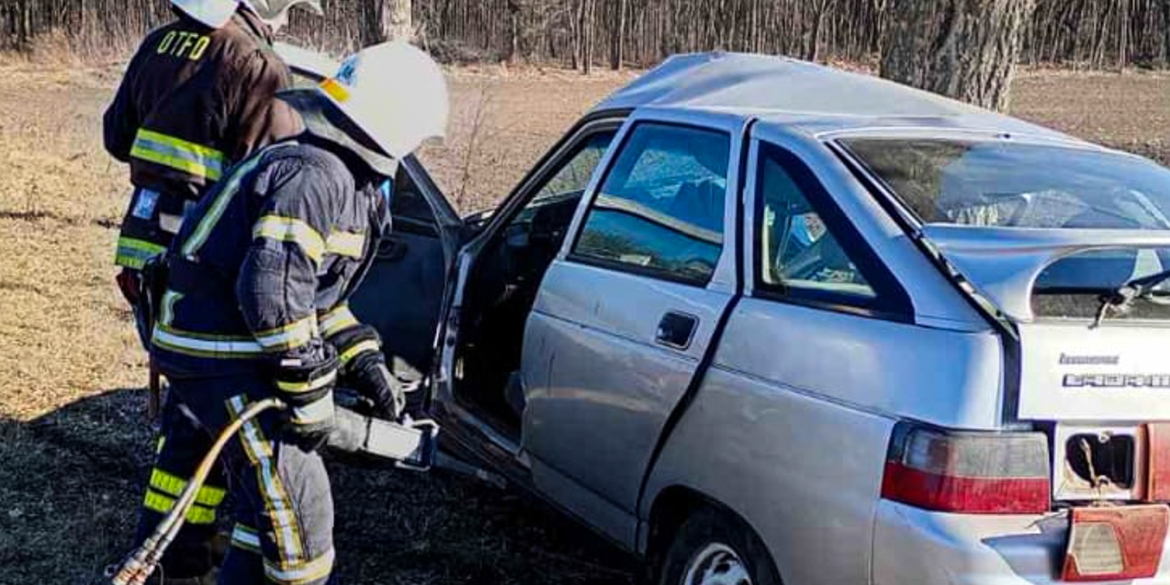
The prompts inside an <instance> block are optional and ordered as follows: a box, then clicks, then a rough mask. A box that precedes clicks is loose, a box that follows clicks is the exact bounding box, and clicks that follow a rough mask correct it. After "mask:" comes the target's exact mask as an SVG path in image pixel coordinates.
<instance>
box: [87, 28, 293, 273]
mask: <svg viewBox="0 0 1170 585" xmlns="http://www.w3.org/2000/svg"><path fill="white" fill-rule="evenodd" d="M179 14H180V16H179V19H178V20H176V21H175V22H173V23H171V24H169V25H166V26H164V27H162V28H160V29H158V30H156V31H154V32H152V33H151V34H150V35H148V36H147V37H146V40H144V41H143V43H142V45H141V46H140V47H139V49H138V52H137V53H136V54H135V55H134V58H133V59H132V60H131V62H130V65H129V67H128V68H127V70H126V74H125V76H124V77H123V79H122V84H121V86H120V87H119V88H118V93H117V95H116V96H115V98H114V101H113V103H112V104H111V105H110V107H109V109H108V110H107V111H106V114H105V118H104V138H105V145H106V150H108V151H109V152H110V154H111V155H113V156H114V157H115V158H117V159H119V160H121V161H124V162H127V163H129V164H130V181H131V183H133V184H134V186H135V187H136V188H137V189H136V190H135V192H134V194H133V196H132V198H131V201H130V204H129V206H128V209H127V212H126V214H125V218H124V220H123V222H122V232H121V237H120V238H119V241H118V250H117V253H116V260H115V261H116V263H117V264H118V265H120V266H124V267H129V268H134V269H138V268H141V266H142V264H143V262H145V260H146V258H149V257H150V256H152V255H154V253H157V251H158V250H162V249H165V248H166V246H168V245H169V244H170V242H171V239H172V237H173V236H174V234H175V233H176V232H177V231H178V229H179V227H180V225H181V223H182V219H183V216H184V213H185V212H186V211H187V210H188V209H189V207H190V205H191V204H193V203H194V202H196V201H198V200H199V198H200V197H201V196H202V194H203V193H204V192H205V191H206V190H207V189H208V188H209V187H210V186H211V185H213V184H214V183H215V182H216V181H219V180H220V179H221V178H222V177H223V175H224V173H225V172H226V171H227V169H228V167H229V166H231V164H232V162H233V161H239V160H242V159H244V158H246V157H247V156H248V155H249V154H250V153H251V152H253V151H254V150H255V149H257V148H260V147H263V146H265V145H267V144H270V143H272V142H275V141H277V140H279V139H282V138H285V137H288V136H292V135H294V134H296V133H298V132H299V131H300V127H301V124H300V119H299V117H298V116H297V115H296V113H295V112H294V111H293V110H292V109H291V108H289V107H288V105H287V104H285V103H284V102H281V101H279V100H276V99H274V96H275V95H276V92H277V91H279V90H282V89H286V88H288V87H290V86H291V84H292V78H291V75H290V73H289V70H288V67H287V66H286V65H285V64H284V63H283V62H282V61H281V60H280V58H279V57H278V56H277V55H276V54H275V52H273V50H272V48H271V41H272V39H271V33H270V31H269V29H268V28H267V26H265V25H264V24H263V23H262V22H261V21H260V20H259V18H257V17H256V15H255V14H254V13H252V12H251V11H249V10H246V9H241V10H240V11H239V12H238V13H237V14H236V15H235V16H234V17H232V20H231V21H229V22H228V23H227V24H226V25H224V26H223V27H221V28H219V29H214V30H213V29H208V28H207V27H205V26H203V25H202V24H200V23H199V22H197V21H195V20H193V19H190V18H188V17H186V16H183V15H182V14H181V13H179Z"/></svg>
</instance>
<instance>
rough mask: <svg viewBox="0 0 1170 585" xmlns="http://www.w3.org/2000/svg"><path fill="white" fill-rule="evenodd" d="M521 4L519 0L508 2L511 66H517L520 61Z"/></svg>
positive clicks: (509, 56) (509, 60) (509, 58)
mask: <svg viewBox="0 0 1170 585" xmlns="http://www.w3.org/2000/svg"><path fill="white" fill-rule="evenodd" d="M520 9H521V6H520V2H519V1H518V0H509V2H508V16H509V17H510V18H509V21H508V29H509V30H508V33H509V37H510V39H509V42H508V57H507V61H508V64H509V65H515V64H516V62H517V61H518V60H519V59H520Z"/></svg>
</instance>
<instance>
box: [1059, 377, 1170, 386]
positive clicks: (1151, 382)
mask: <svg viewBox="0 0 1170 585" xmlns="http://www.w3.org/2000/svg"><path fill="white" fill-rule="evenodd" d="M1064 387H1065V388H1170V374H1065V375H1064Z"/></svg>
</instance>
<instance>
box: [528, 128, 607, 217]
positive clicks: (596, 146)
mask: <svg viewBox="0 0 1170 585" xmlns="http://www.w3.org/2000/svg"><path fill="white" fill-rule="evenodd" d="M615 134H617V131H616V130H605V131H601V132H598V133H596V134H594V135H592V136H590V137H588V138H586V139H585V142H584V143H583V144H581V145H580V146H579V147H578V150H577V152H575V153H574V154H573V155H572V157H571V158H570V159H569V160H568V161H567V162H566V163H565V164H564V166H562V167H561V168H560V169H558V170H557V172H556V173H555V174H554V175H553V176H552V177H551V178H549V180H548V182H546V183H545V184H544V186H543V187H541V188H540V191H539V192H537V194H536V197H534V198H533V199H532V201H531V202H530V203H529V205H540V204H541V203H543V202H545V201H548V200H550V199H560V198H562V197H566V196H573V197H580V196H581V194H582V193H584V191H585V188H586V187H588V186H589V179H590V178H592V177H593V171H594V169H596V168H597V165H598V163H600V162H601V157H603V156H605V151H606V150H607V149H608V148H609V143H610V142H613V137H614V135H615Z"/></svg>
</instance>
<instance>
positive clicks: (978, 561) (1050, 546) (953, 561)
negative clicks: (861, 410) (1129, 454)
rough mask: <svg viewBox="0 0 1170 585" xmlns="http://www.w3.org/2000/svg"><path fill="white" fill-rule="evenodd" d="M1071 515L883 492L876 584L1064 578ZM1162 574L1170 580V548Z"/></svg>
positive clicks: (975, 584) (980, 584) (972, 584)
mask: <svg viewBox="0 0 1170 585" xmlns="http://www.w3.org/2000/svg"><path fill="white" fill-rule="evenodd" d="M1067 538H1068V516H1067V515H1066V514H1052V515H1049V516H981V515H962V514H941V513H937V512H928V511H924V510H919V509H917V508H911V507H909V506H904V505H902V504H897V503H894V502H889V501H885V500H882V501H881V502H879V504H878V510H877V519H876V526H875V528H874V556H873V584H874V585H906V584H909V583H922V584H927V583H929V584H931V585H942V584H944V583H954V584H963V585H1042V584H1045V583H1057V582H1059V576H1060V567H1061V564H1062V563H1063V562H1064V549H1065V543H1066V539H1067ZM1158 575H1159V576H1158V578H1155V579H1146V580H1141V581H1137V582H1135V583H1143V584H1145V583H1151V584H1152V583H1160V584H1170V555H1163V557H1162V566H1161V570H1160V571H1159V573H1158Z"/></svg>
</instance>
